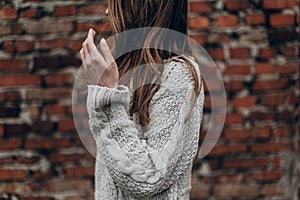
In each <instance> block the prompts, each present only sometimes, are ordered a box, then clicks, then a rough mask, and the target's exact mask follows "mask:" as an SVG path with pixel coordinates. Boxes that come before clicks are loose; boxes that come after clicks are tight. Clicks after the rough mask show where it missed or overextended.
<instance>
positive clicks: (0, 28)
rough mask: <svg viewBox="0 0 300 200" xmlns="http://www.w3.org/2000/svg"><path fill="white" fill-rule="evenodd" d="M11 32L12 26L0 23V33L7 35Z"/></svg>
mask: <svg viewBox="0 0 300 200" xmlns="http://www.w3.org/2000/svg"><path fill="white" fill-rule="evenodd" d="M11 33H12V28H11V26H10V25H7V24H6V25H0V35H8V34H11Z"/></svg>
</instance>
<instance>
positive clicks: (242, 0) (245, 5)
mask: <svg viewBox="0 0 300 200" xmlns="http://www.w3.org/2000/svg"><path fill="white" fill-rule="evenodd" d="M225 6H226V8H227V9H228V10H234V11H239V10H244V9H251V8H253V6H252V5H251V4H250V3H249V1H248V0H227V1H226V3H225Z"/></svg>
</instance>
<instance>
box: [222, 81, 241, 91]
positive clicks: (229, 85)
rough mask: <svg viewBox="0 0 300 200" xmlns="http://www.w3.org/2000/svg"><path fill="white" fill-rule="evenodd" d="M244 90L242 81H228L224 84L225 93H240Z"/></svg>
mask: <svg viewBox="0 0 300 200" xmlns="http://www.w3.org/2000/svg"><path fill="white" fill-rule="evenodd" d="M243 88H244V84H243V82H242V81H230V82H226V83H225V89H226V91H240V90H242V89H243Z"/></svg>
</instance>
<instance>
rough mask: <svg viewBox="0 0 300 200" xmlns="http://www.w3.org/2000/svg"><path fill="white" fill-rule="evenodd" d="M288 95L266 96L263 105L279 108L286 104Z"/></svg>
mask: <svg viewBox="0 0 300 200" xmlns="http://www.w3.org/2000/svg"><path fill="white" fill-rule="evenodd" d="M285 99H286V95H285V94H283V93H278V94H266V95H265V96H264V97H263V101H262V104H263V105H264V106H279V105H283V104H284V103H285Z"/></svg>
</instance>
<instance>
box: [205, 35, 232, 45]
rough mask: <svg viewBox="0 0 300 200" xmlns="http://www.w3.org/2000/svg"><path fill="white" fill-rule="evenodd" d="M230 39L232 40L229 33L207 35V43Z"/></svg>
mask: <svg viewBox="0 0 300 200" xmlns="http://www.w3.org/2000/svg"><path fill="white" fill-rule="evenodd" d="M230 41H231V39H230V37H229V36H228V35H227V34H223V33H210V34H208V35H207V43H209V44H220V43H228V42H230Z"/></svg>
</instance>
